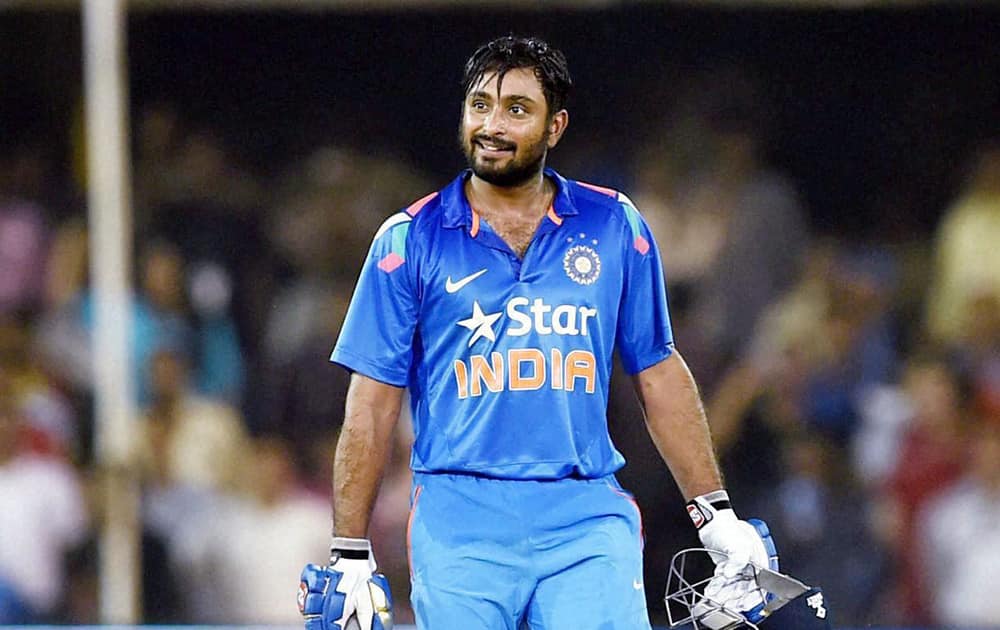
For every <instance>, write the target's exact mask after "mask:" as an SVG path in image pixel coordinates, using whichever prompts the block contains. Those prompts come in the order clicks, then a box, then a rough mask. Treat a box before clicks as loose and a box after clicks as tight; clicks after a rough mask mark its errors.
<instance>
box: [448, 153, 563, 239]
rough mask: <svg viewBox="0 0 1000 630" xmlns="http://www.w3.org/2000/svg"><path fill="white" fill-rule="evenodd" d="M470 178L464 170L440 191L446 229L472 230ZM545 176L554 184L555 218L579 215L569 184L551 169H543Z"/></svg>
mask: <svg viewBox="0 0 1000 630" xmlns="http://www.w3.org/2000/svg"><path fill="white" fill-rule="evenodd" d="M471 176H472V170H471V169H465V170H464V171H462V172H461V173H460V174H459V175H458V177H456V178H455V179H454V180H452V182H451V183H450V184H448V185H447V186H445V187H444V188H443V189H442V190H441V206H442V210H443V217H444V222H443V225H444V227H446V228H458V227H469V228H470V229H471V228H472V224H473V217H472V206H470V205H469V200H468V199H466V197H465V182H466V180H468V179H469V177H471ZM545 176H546V177H548V178H549V179H551V180H552V181H553V182H555V185H556V196H555V197H554V198H553V200H552V209H553V210H554V211H555V213H556V216H558V217H560V218H562V217H567V216H573V215H575V214H579V210H577V207H576V204H574V203H573V198H572V196H571V195H570V192H569V182H568V181H567V180H566V179H565V178H564V177H563V176H562V175H560V174H559V173H557V172H556V171H555V170H553V169H551V168H546V169H545Z"/></svg>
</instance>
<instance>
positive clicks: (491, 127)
mask: <svg viewBox="0 0 1000 630" xmlns="http://www.w3.org/2000/svg"><path fill="white" fill-rule="evenodd" d="M483 131H485V132H486V133H488V134H490V135H503V134H504V133H505V132H506V131H507V119H506V116H504V111H503V109H502V108H500V107H495V108H493V111H491V112H490V113H489V114H487V115H486V119H485V120H484V121H483Z"/></svg>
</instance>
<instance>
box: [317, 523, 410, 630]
mask: <svg viewBox="0 0 1000 630" xmlns="http://www.w3.org/2000/svg"><path fill="white" fill-rule="evenodd" d="M376 568H377V565H376V563H375V554H374V553H372V548H371V542H370V541H368V540H366V539H362V538H339V537H335V538H334V539H333V543H332V544H331V546H330V564H329V565H328V566H325V567H321V566H319V565H316V564H310V565H307V566H306V568H305V569H303V570H302V578H301V582H300V583H299V594H298V603H299V612H301V613H302V616H303V617H305V630H354V629H355V628H357V629H358V630H391V629H392V594H391V593H390V591H389V582H388V580H386V578H385V576H384V575H382V574H381V573H376V572H375V570H376Z"/></svg>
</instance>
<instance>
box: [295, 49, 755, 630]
mask: <svg viewBox="0 0 1000 630" xmlns="http://www.w3.org/2000/svg"><path fill="white" fill-rule="evenodd" d="M463 87H464V102H463V108H462V120H461V125H460V139H461V143H462V147H463V149H464V152H465V154H466V157H467V159H468V163H469V169H468V170H467V171H465V172H463V173H461V174H460V175H459V176H458V177H457V178H456V179H455V180H454V181H453V182H451V183H450V184H449V185H447V186H446V187H445V188H443V189H441V190H440V191H438V192H435V193H432V194H430V195H428V196H426V197H424V198H423V199H420V200H419V201H417V202H415V203H414V204H412V205H411V206H409V207H408V208H406V209H405V210H403V211H401V212H399V213H397V214H395V215H393V216H392V217H390V218H389V219H388V220H387V221H386V222H385V223H384V224H383V226H382V227H381V229H380V230H379V231H378V233H377V234H376V235H375V239H374V242H373V244H372V247H371V250H370V251H369V254H368V257H367V259H366V260H365V262H364V265H363V268H362V271H361V276H360V279H359V280H358V284H357V287H356V289H355V293H354V297H353V299H352V302H351V306H350V309H349V311H348V315H347V318H346V321H345V323H344V325H343V329H342V331H341V334H340V337H339V339H338V341H337V345H336V347H335V349H334V351H333V354H332V356H331V360H332V361H334V362H336V363H338V364H340V365H343V366H344V367H346V368H347V369H348V370H350V371H351V372H352V377H351V385H350V390H349V393H348V397H347V405H346V413H345V419H344V425H343V429H342V431H341V436H340V442H339V444H338V447H337V452H336V459H335V465H334V532H333V533H334V538H333V544H332V558H331V564H330V565H328V566H324V567H319V566H316V565H310V566H309V567H307V568H306V570H305V571H304V572H303V581H302V584H301V585H300V593H299V604H300V607H301V608H302V610H303V613H304V614H305V615H306V625H307V627H308V628H312V629H314V630H320V629H323V630H332V629H333V628H338V630H343V629H344V628H345V627H346V626H347V623H348V620H349V619H351V618H352V617H355V618H357V620H358V622H359V625H360V627H361V628H363V629H364V630H368V629H369V628H381V627H388V624H391V619H390V617H391V615H390V613H389V612H388V608H389V607H390V604H389V602H388V601H386V600H387V593H386V587H385V582H384V579H383V578H381V577H380V576H377V574H374V571H375V567H376V565H375V560H374V555H373V553H372V550H371V545H370V543H369V541H368V539H367V532H368V524H369V517H370V514H371V510H372V505H373V502H374V500H375V496H376V493H377V490H378V484H379V479H380V475H381V473H382V470H383V467H384V464H385V461H386V457H387V451H388V449H389V445H390V442H391V440H390V434H391V432H392V430H393V427H394V425H395V423H396V421H397V418H398V416H399V413H400V407H401V404H402V401H403V392H404V389H406V388H408V389H409V392H410V403H411V407H412V415H413V422H414V432H415V443H414V447H413V453H412V458H411V466H412V468H413V471H414V487H413V494H412V508H411V515H410V526H409V528H408V533H407V536H408V538H409V540H408V543H409V548H410V553H411V556H410V563H411V582H412V603H413V608H414V611H415V614H416V617H417V625H418V627H420V628H422V629H429V630H448V629H455V630H459V629H461V630H471V629H484V630H485V629H501V628H509V629H511V630H514V629H517V628H521V627H525V626H527V627H530V628H532V629H544V630H553V629H556V630H563V629H565V630H586V629H588V628H593V629H597V628H601V629H619V628H621V629H626V628H627V629H629V630H633V629H638V628H647V629H648V628H649V621H648V614H647V611H646V603H645V602H646V599H645V595H644V588H643V584H642V526H641V521H640V515H639V513H638V508H637V506H636V505H635V502H634V501H633V500H632V499H631V497H630V495H629V494H628V493H627V492H625V491H624V490H622V488H621V487H620V486H619V485H618V483H617V481H616V480H615V477H614V473H615V471H617V470H618V469H619V468H621V467H622V465H623V464H624V460H623V458H622V456H621V454H620V453H619V452H618V451H617V450H616V449H615V446H614V445H613V444H612V442H611V440H610V438H609V435H608V428H607V418H606V410H607V402H608V387H609V382H610V375H611V365H612V354H613V352H614V351H615V350H617V351H618V352H619V354H620V356H621V359H622V362H623V364H624V366H625V369H626V370H628V372H629V373H631V374H633V375H634V382H635V386H636V390H637V392H638V394H639V396H640V398H641V400H642V402H643V405H644V409H645V413H646V418H647V424H648V429H649V432H650V434H651V436H652V439H653V441H654V442H655V444H656V446H657V448H658V449H659V451H660V453H661V454H662V455H663V458H664V460H665V461H666V463H667V464H668V465H669V467H670V470H671V472H672V474H673V476H674V478H675V479H676V481H677V483H678V485H679V487H680V489H681V491H682V492H683V494H684V496H685V497H686V498H688V499H689V500H690V502H689V504H688V511H689V512H690V514H691V516H692V519H694V521H695V525H696V526H698V527H699V534H700V536H701V539H702V542H703V544H704V545H705V546H706V547H708V548H710V549H716V550H719V551H722V552H724V553H725V554H727V557H728V558H729V560H727V561H720V565H719V569H718V575H719V579H718V580H717V581H716V582H715V584H714V586H713V588H715V589H716V590H719V589H721V590H723V591H725V593H726V596H727V597H730V599H732V600H733V601H739V600H740V599H741V598H744V596H745V595H747V593H748V592H749V588H750V587H749V586H748V585H747V584H748V579H749V578H748V577H747V576H748V572H747V570H746V568H747V563H748V562H749V561H750V560H751V559H753V560H755V561H756V562H757V563H758V564H764V565H766V563H767V555H768V554H767V551H766V548H765V546H764V545H763V543H762V539H761V535H759V534H758V532H757V530H755V529H754V527H753V526H752V525H750V524H748V523H746V522H745V521H740V520H738V519H737V517H736V516H735V514H734V513H733V511H732V509H731V507H730V505H729V499H728V496H727V495H726V493H725V491H724V489H723V485H722V481H721V479H720V474H719V471H718V467H717V465H716V460H715V455H714V453H713V451H712V447H711V440H710V437H709V432H708V427H707V423H706V420H705V416H704V412H703V410H702V405H701V402H700V399H699V395H698V391H697V388H696V386H695V383H694V381H693V379H692V377H691V374H690V372H689V371H688V368H687V366H686V365H685V363H684V361H683V359H682V358H681V356H680V354H678V352H677V350H676V349H675V348H674V343H673V336H672V332H671V327H670V319H669V314H668V311H667V299H666V292H665V288H664V278H663V271H662V265H661V262H660V256H659V252H658V249H657V246H656V242H655V240H654V238H653V236H652V234H651V233H650V231H649V228H648V227H647V225H646V223H645V222H644V221H643V219H642V217H641V216H640V214H639V212H638V211H637V210H636V208H635V207H634V206H633V205H632V202H631V201H630V200H629V199H628V198H627V197H625V196H624V195H623V194H621V193H618V192H616V191H613V190H609V189H606V188H602V187H599V186H595V185H591V184H585V183H581V182H576V181H572V180H569V179H565V178H563V177H562V176H560V175H559V174H558V173H556V172H555V171H553V170H551V169H548V168H546V167H545V158H546V155H547V153H548V151H549V149H552V148H554V147H555V146H556V145H557V144H558V143H559V140H560V139H561V138H562V135H563V133H564V132H565V131H566V128H567V125H568V123H569V114H568V113H567V111H566V109H565V102H566V97H567V95H568V93H569V90H570V87H571V80H570V76H569V72H568V70H567V66H566V60H565V58H564V56H563V55H562V53H560V52H559V51H557V50H556V49H554V48H552V47H550V46H549V45H548V44H546V43H545V42H543V41H541V40H538V39H534V38H519V37H503V38H500V39H497V40H494V41H492V42H489V43H487V44H485V45H483V46H482V47H481V48H479V49H478V50H477V51H476V52H475V53H474V54H473V55H472V57H471V58H470V59H469V61H468V63H467V65H466V68H465V76H464V86H463ZM762 554H763V557H762ZM373 576H374V577H373ZM744 603H745V602H744ZM751 604H752V602H751ZM742 605H743V603H741V606H742ZM744 609H749V604H748V606H747V607H746V608H744Z"/></svg>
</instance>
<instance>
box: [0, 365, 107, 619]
mask: <svg viewBox="0 0 1000 630" xmlns="http://www.w3.org/2000/svg"><path fill="white" fill-rule="evenodd" d="M22 430H23V425H22V422H21V420H20V418H19V416H18V413H17V410H16V408H15V407H14V405H13V404H12V396H11V392H10V389H9V383H8V382H7V380H6V377H5V375H4V374H3V372H2V371H0V624H18V623H38V622H44V621H46V620H49V619H51V617H52V615H53V614H54V613H55V611H56V609H57V608H58V607H59V605H60V604H61V603H62V600H63V597H64V595H65V593H64V584H65V572H64V564H63V560H64V556H65V554H66V553H67V552H68V551H70V549H72V548H73V546H74V545H76V544H77V543H79V542H80V541H81V540H83V538H84V537H85V536H86V535H87V531H88V530H87V527H88V526H87V521H88V518H87V513H86V511H85V507H84V501H83V497H82V494H81V490H80V485H79V480H78V478H77V474H76V471H75V470H74V469H73V468H72V467H71V466H70V465H69V464H68V463H67V462H66V461H65V460H63V459H60V458H58V457H53V456H43V455H38V454H35V453H31V452H27V451H26V450H25V449H23V448H22V437H23V434H22Z"/></svg>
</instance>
